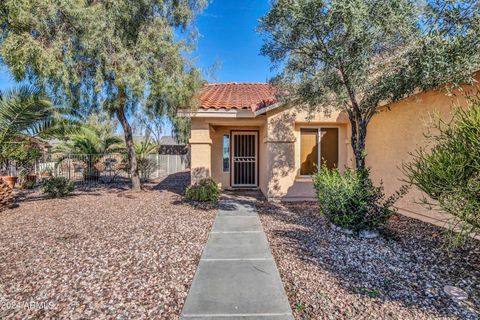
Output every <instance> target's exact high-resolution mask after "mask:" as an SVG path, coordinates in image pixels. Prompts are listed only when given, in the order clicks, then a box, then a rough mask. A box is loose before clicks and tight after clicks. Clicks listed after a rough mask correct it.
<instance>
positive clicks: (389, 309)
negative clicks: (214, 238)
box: [258, 202, 480, 320]
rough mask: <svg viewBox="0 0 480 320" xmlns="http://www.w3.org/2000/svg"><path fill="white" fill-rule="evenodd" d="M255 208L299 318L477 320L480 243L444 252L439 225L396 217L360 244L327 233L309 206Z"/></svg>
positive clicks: (313, 206)
mask: <svg viewBox="0 0 480 320" xmlns="http://www.w3.org/2000/svg"><path fill="white" fill-rule="evenodd" d="M258 210H259V214H260V218H261V220H262V224H263V227H264V229H265V231H266V233H267V237H268V238H269V242H270V246H271V249H272V252H273V254H274V256H275V259H276V262H277V265H278V268H279V271H280V274H281V276H282V280H283V283H284V285H285V290H286V292H287V295H288V296H289V300H290V304H291V306H292V310H293V312H294V315H295V318H296V319H402V320H406V319H479V315H480V313H479V312H480V281H479V280H480V243H479V242H475V243H473V244H471V246H470V247H468V248H465V249H462V250H456V251H452V252H450V254H449V252H448V251H447V250H446V249H444V246H442V237H441V232H442V230H441V228H438V227H435V226H432V225H429V224H427V223H423V222H421V221H417V220H414V219H410V218H407V217H404V216H401V215H396V216H394V217H392V219H391V220H390V222H389V225H388V227H387V228H386V229H385V230H384V231H383V232H382V236H381V237H380V238H376V239H360V238H358V237H354V236H348V235H344V234H341V233H338V232H336V231H333V230H331V228H330V227H329V225H328V223H326V221H325V220H324V219H323V218H322V217H321V216H320V215H319V213H318V207H317V205H316V204H314V203H297V204H295V203H292V204H281V205H280V204H271V203H266V202H259V204H258ZM445 285H453V286H457V287H460V288H461V289H463V290H465V291H466V292H467V293H468V294H469V299H468V301H466V302H462V303H458V302H455V301H453V300H452V299H451V298H450V297H448V296H447V295H446V294H445V293H444V292H443V287H444V286H445Z"/></svg>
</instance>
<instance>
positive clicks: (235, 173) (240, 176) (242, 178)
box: [231, 131, 258, 187]
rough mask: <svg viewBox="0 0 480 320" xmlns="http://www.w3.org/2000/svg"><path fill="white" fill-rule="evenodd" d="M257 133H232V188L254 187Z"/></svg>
mask: <svg viewBox="0 0 480 320" xmlns="http://www.w3.org/2000/svg"><path fill="white" fill-rule="evenodd" d="M257 144H258V133H257V132H256V131H234V132H232V170H231V174H232V177H231V178H232V186H233V187H256V186H257V165H258V154H257V149H258V148H257Z"/></svg>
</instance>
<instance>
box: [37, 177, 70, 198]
mask: <svg viewBox="0 0 480 320" xmlns="http://www.w3.org/2000/svg"><path fill="white" fill-rule="evenodd" d="M74 188H75V186H74V184H73V182H72V181H70V180H68V179H67V178H63V177H58V178H50V179H48V180H47V181H45V182H44V183H43V185H42V192H43V193H46V194H48V195H49V196H50V197H52V198H61V197H65V196H67V195H69V194H70V193H71V192H72V191H73V190H74Z"/></svg>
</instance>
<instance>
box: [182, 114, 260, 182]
mask: <svg viewBox="0 0 480 320" xmlns="http://www.w3.org/2000/svg"><path fill="white" fill-rule="evenodd" d="M264 124H265V117H259V118H255V119H231V118H192V130H191V135H190V144H191V148H192V149H191V150H192V152H191V176H192V183H195V182H196V181H198V180H199V178H201V177H204V176H211V177H212V178H213V179H214V180H215V181H216V182H218V183H220V184H221V186H222V188H230V187H231V186H230V172H223V135H224V134H230V132H231V131H232V130H238V131H242V130H245V131H251V130H255V131H258V147H259V155H258V161H259V179H258V182H259V187H260V188H261V190H262V191H263V190H266V179H265V169H264V167H263V166H264V165H265V163H266V160H265V156H264V155H265V154H266V151H265V145H264V143H263V139H262V137H263V136H264V135H265V126H264ZM260 173H261V174H260Z"/></svg>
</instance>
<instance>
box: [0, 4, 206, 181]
mask: <svg viewBox="0 0 480 320" xmlns="http://www.w3.org/2000/svg"><path fill="white" fill-rule="evenodd" d="M205 5H206V0H142V1H138V0H116V1H112V0H99V1H93V0H83V1H77V0H66V1H51V0H36V1H22V2H20V3H19V2H18V1H16V0H5V1H2V2H1V3H0V26H1V33H0V41H1V42H0V43H1V47H0V54H1V56H2V60H3V63H4V64H6V65H7V66H8V67H9V70H10V71H11V73H12V74H13V75H14V77H15V78H16V79H17V80H23V79H28V80H31V81H35V82H41V83H45V84H47V85H48V88H49V90H50V91H51V92H52V93H53V94H55V96H56V97H61V98H64V99H66V100H68V102H69V103H71V104H72V105H73V106H74V107H75V108H76V109H78V110H82V111H83V110H85V111H92V110H97V109H98V108H101V109H103V110H106V111H108V112H109V113H112V114H115V115H116V117H117V118H118V120H119V122H120V124H121V125H122V128H123V131H124V135H125V142H126V147H127V150H128V156H129V162H130V164H131V178H132V189H135V190H139V189H140V188H141V184H140V179H139V176H138V169H137V159H136V154H135V150H134V144H133V135H132V128H131V126H130V122H129V115H131V114H132V112H133V110H135V109H136V108H145V109H147V110H150V111H153V112H154V113H159V114H166V115H168V116H170V117H172V118H174V117H175V114H176V107H177V106H179V105H181V106H189V104H190V99H191V97H192V96H193V95H194V93H195V92H196V90H198V89H199V87H200V75H199V72H198V71H197V70H196V69H195V68H193V67H192V66H191V63H190V62H189V60H188V59H187V58H186V55H185V54H184V53H185V52H186V51H187V50H189V49H191V48H192V46H193V38H194V37H193V36H192V37H190V36H184V35H185V34H186V33H188V34H193V32H188V31H192V30H190V29H189V28H188V26H189V23H190V22H191V20H192V19H193V17H194V16H195V14H196V13H197V12H199V11H200V10H202V9H203V7H204V6H205Z"/></svg>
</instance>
